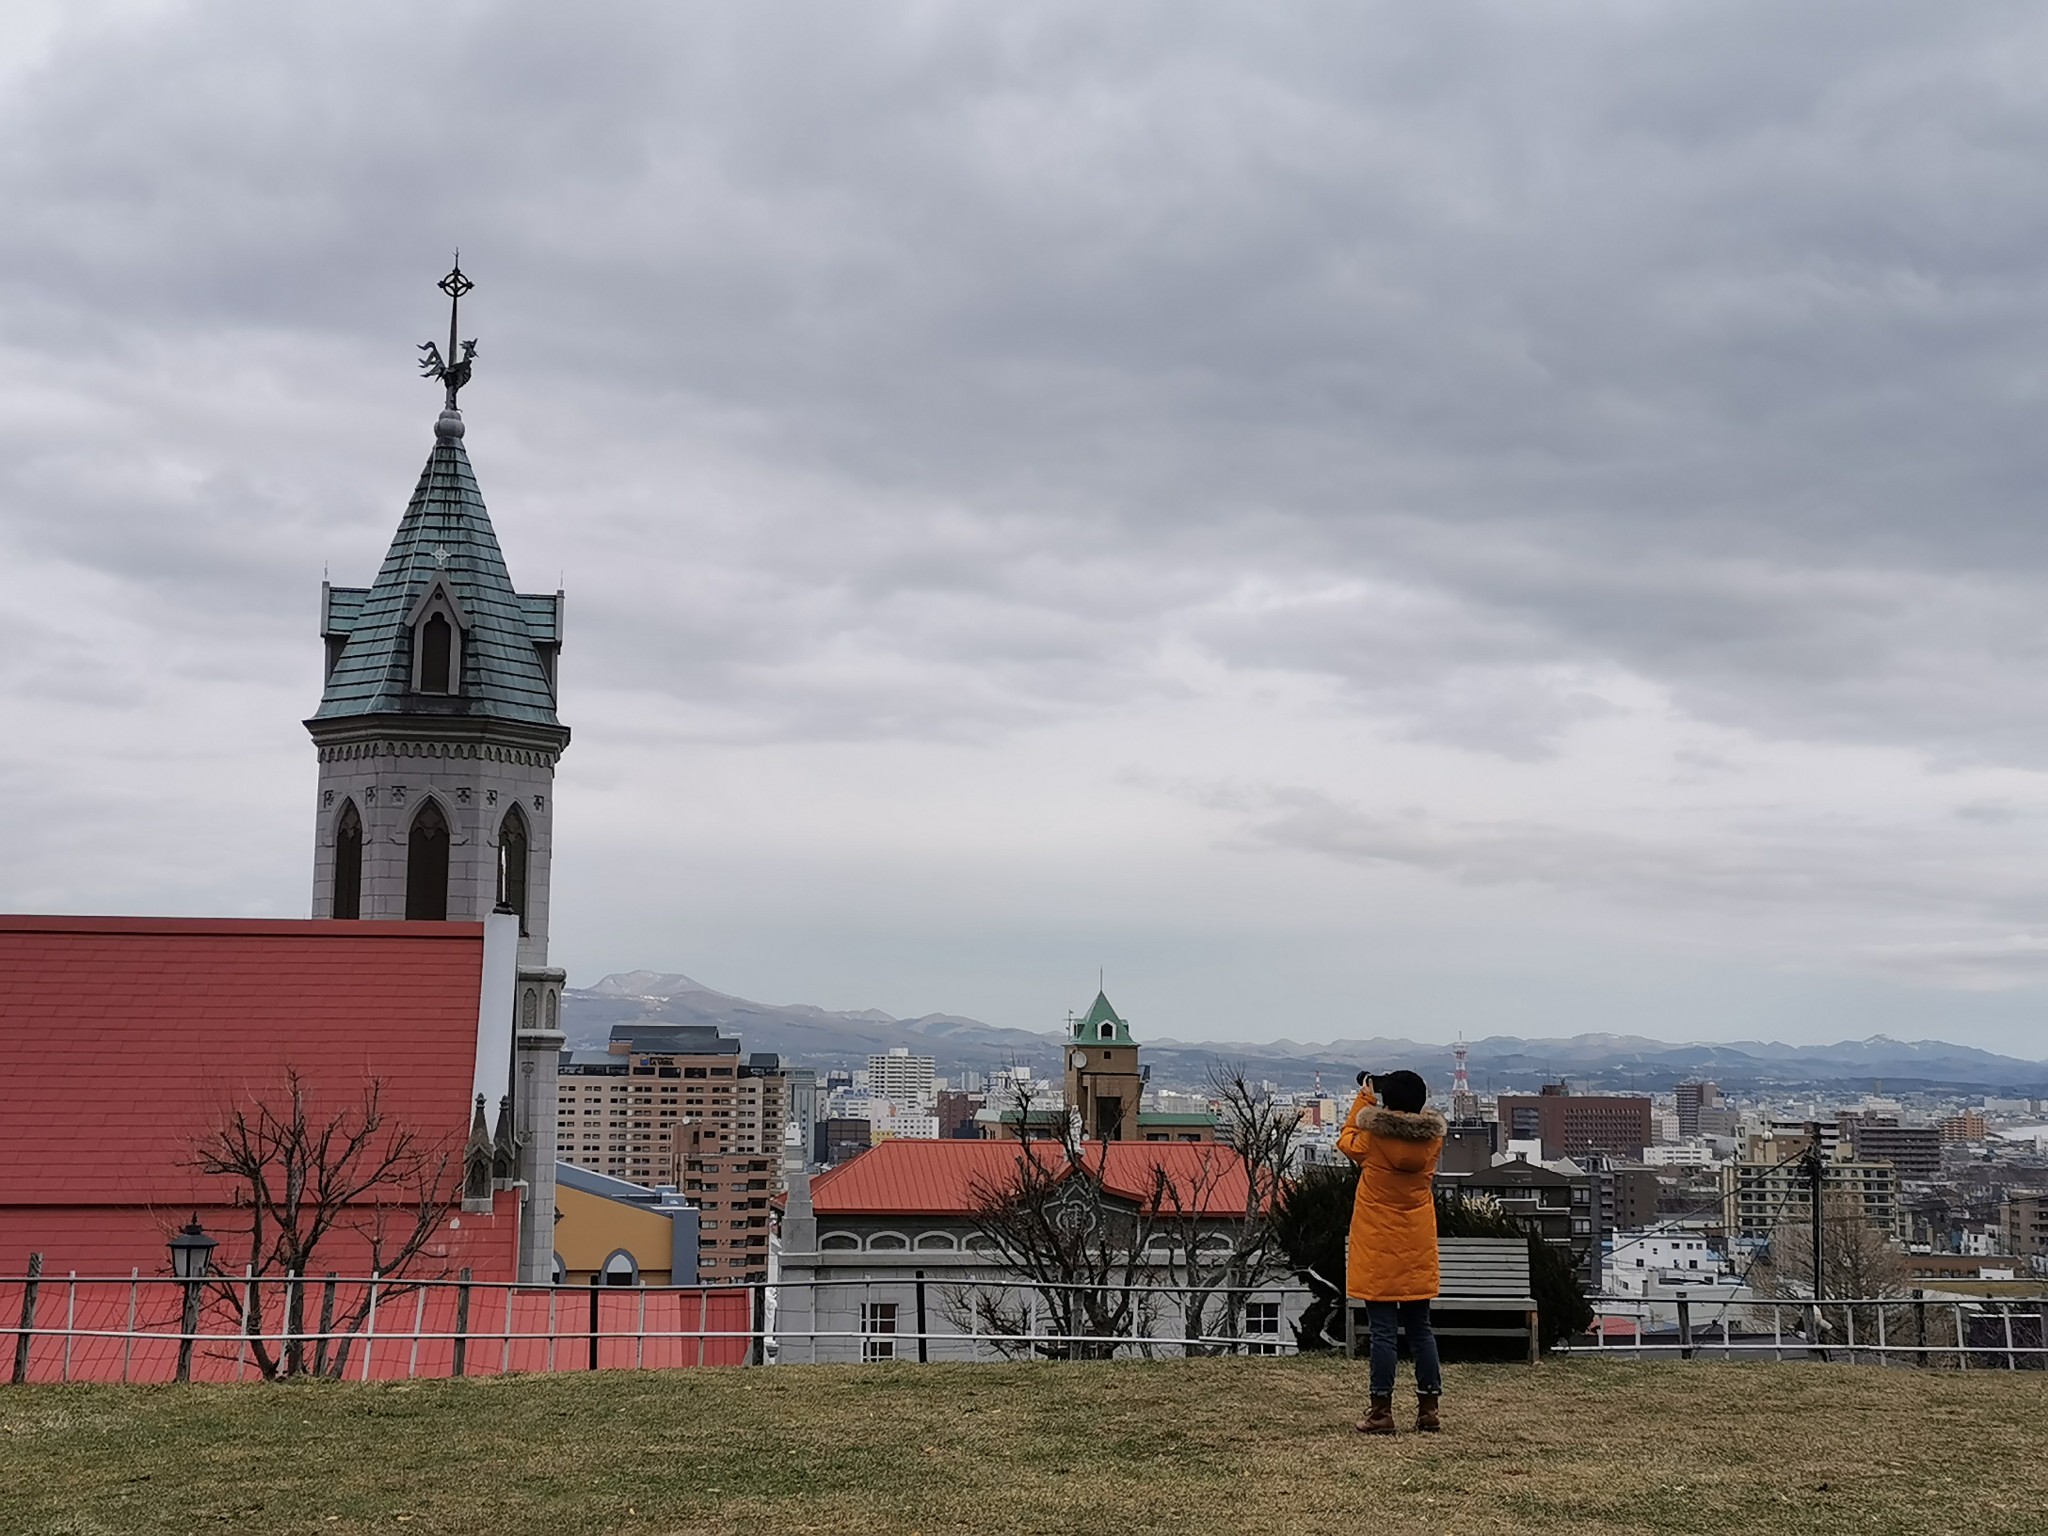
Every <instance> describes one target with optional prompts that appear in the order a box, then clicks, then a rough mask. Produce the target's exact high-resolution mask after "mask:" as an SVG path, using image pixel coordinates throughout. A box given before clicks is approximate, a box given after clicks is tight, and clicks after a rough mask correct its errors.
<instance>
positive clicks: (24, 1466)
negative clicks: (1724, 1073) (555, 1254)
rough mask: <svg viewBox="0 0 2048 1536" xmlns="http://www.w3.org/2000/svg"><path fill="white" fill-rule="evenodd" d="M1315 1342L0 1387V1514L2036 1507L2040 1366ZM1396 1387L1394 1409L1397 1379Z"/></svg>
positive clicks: (2043, 1412) (1912, 1521) (1818, 1513)
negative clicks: (1108, 1354) (1056, 1361)
mask: <svg viewBox="0 0 2048 1536" xmlns="http://www.w3.org/2000/svg"><path fill="white" fill-rule="evenodd" d="M1363 1386H1364V1373H1363V1368H1362V1367H1360V1366H1356V1365H1347V1364H1344V1363H1342V1362H1336V1361H1326V1360H1256V1361H1255V1360H1206V1361H1187V1362H1168V1363H1157V1364H1116V1365H1071V1366H1070V1365H1014V1366H927V1367H921V1368H920V1367H917V1366H911V1365H902V1366H882V1367H862V1368H851V1367H837V1368H834V1367H823V1368H800V1367H783V1368H777V1369H773V1370H765V1371H763V1370H753V1371H740V1370H727V1371H694V1372H693V1371H679V1372H673V1373H669V1374H662V1375H656V1374H628V1373H617V1374H603V1375H598V1376H595V1377H590V1376H559V1377H553V1378H544V1377H523V1378H511V1379H506V1380H499V1381H486V1382H422V1383H417V1384H412V1385H394V1386H367V1387H366V1386H354V1385H335V1384H329V1383H321V1384H307V1385H295V1386H284V1387H260V1386H253V1385H252V1386H246V1387H209V1388H189V1389H184V1390H179V1389H175V1388H169V1387H139V1388H119V1387H34V1388H28V1389H0V1531H5V1532H7V1533H9V1536H13V1533H34V1536H101V1533H106V1536H115V1533H119V1536H149V1533H156V1532H178V1533H190V1532H194V1531H230V1532H236V1533H242V1532H251V1533H268V1532H287V1531H289V1532H309V1533H311V1532H318V1533H326V1536H338V1533H343V1532H362V1531H380V1532H390V1531H405V1532H414V1533H424V1532H445V1533H451V1536H453V1533H461V1536H472V1533H488V1536H528V1533H548V1536H584V1533H597V1532H635V1533H639V1532H647V1533H665V1532H700V1531H701V1532H725V1531H733V1532H753V1531H760V1532H774V1533H783V1532H799V1531H818V1532H925V1533H929V1536H947V1533H954V1532H962V1533H986V1532H1045V1533H1061V1536H1076V1533H1079V1536H1087V1533H1095V1532H1101V1533H1105V1536H1108V1533H1123V1532H1154V1531H1160V1532H1164V1531H1174V1532H1185V1531H1219V1532H1232V1531H1239V1532H1294V1533H1311V1532H1367V1533H1374V1536H1402V1533H1409V1532H1415V1533H1422V1532H1428V1533H1432V1536H1435V1533H1443V1532H1455V1533H1459V1536H1474V1533H1480V1532H1503V1533H1506V1532H1514V1533H1518V1536H1551V1533H1557V1536H1563V1533H1567V1532H1569V1533H1571V1536H1595V1533H1605V1532H1623V1531H1626V1532H1659V1533H1663V1532H1670V1533H1693V1532H1697V1533H1702V1536H1705V1533H1717V1536H1718V1533H1728V1532H1741V1533H1744V1536H1763V1533H1772V1532H1829V1533H1836V1532H1843V1531H1868V1532H1873V1533H1883V1536H1895V1533H1911V1532H1929V1533H1933V1532H1956V1533H1964V1532H1968V1533H1971V1536H1983V1533H1995V1532H2005V1531H2023V1530H2028V1529H2038V1521H2039V1520H2040V1519H2041V1512H2042V1511H2043V1510H2044V1509H2048V1455H2044V1454H2043V1452H2042V1440H2041V1433H2042V1426H2043V1424H2044V1422H2048V1374H2038V1373H2025V1374H2018V1375H2012V1374H2006V1373H1999V1372H1985V1373H1981V1374H1978V1373H1973V1374H1968V1375H1955V1374H1950V1373H1940V1374H1936V1373H1932V1372H1912V1371H1904V1370H1891V1371H1883V1370H1876V1369H1862V1368H1852V1367H1836V1366H1814V1365H1779V1366H1774V1365H1767V1364H1754V1365H1751V1364H1737V1365H1724V1364H1716V1363H1709V1362H1700V1363H1696V1364H1693V1365H1687V1366H1681V1365H1677V1364H1660V1365H1647V1366H1638V1365H1628V1364H1623V1363H1618V1362H1615V1363H1610V1362H1605V1361H1600V1362H1594V1361H1585V1360H1580V1361H1562V1362H1553V1363H1547V1364H1544V1365H1541V1366H1538V1367H1535V1368H1530V1367H1526V1366H1466V1367H1463V1368H1454V1369H1453V1370H1452V1372H1451V1374H1450V1377H1449V1381H1448V1383H1447V1387H1446V1393H1447V1396H1446V1399H1445V1409H1446V1419H1447V1423H1448V1426H1449V1432H1448V1433H1447V1434H1444V1435H1442V1436H1440V1437H1425V1436H1417V1435H1411V1434H1403V1435H1401V1436H1400V1437H1399V1438H1398V1439H1395V1440H1391V1441H1387V1440H1364V1439H1361V1438H1360V1437H1359V1436H1357V1435H1355V1434H1353V1433H1352V1430H1351V1423H1352V1421H1353V1419H1354V1418H1355V1417H1356V1416H1357V1414H1358V1412H1359V1410H1360V1405H1359V1395H1360V1392H1361V1390H1362V1388H1363ZM1397 1403H1398V1405H1399V1407H1400V1409H1401V1411H1402V1412H1403V1413H1404V1414H1405V1415H1412V1400H1411V1399H1410V1398H1409V1397H1408V1396H1407V1394H1406V1392H1405V1381H1404V1392H1403V1395H1402V1397H1401V1398H1400V1399H1397Z"/></svg>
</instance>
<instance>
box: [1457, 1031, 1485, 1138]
mask: <svg viewBox="0 0 2048 1536" xmlns="http://www.w3.org/2000/svg"><path fill="white" fill-rule="evenodd" d="M1465 1049H1466V1048H1465V1037H1464V1036H1463V1035H1459V1036H1458V1043H1457V1044H1456V1045H1454V1046H1452V1047H1451V1059H1452V1060H1453V1061H1455V1062H1457V1064H1458V1067H1457V1070H1456V1071H1455V1072H1453V1073H1452V1074H1451V1117H1452V1118H1453V1119H1455V1120H1477V1119H1478V1118H1479V1096H1478V1095H1477V1094H1476V1093H1474V1092H1473V1091H1472V1079H1471V1077H1470V1076H1469V1075H1468V1074H1467V1073H1466V1071H1465Z"/></svg>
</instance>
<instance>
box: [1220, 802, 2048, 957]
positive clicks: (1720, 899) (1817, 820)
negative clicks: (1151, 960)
mask: <svg viewBox="0 0 2048 1536" xmlns="http://www.w3.org/2000/svg"><path fill="white" fill-rule="evenodd" d="M1245 794H1246V792H1245V790H1244V789H1242V788H1237V789H1234V790H1231V791H1230V792H1229V793H1228V795H1227V796H1226V797H1225V798H1224V799H1223V800H1221V801H1220V802H1217V804H1218V808H1228V807H1230V806H1231V805H1233V804H1235V805H1238V806H1240V807H1242V806H1244V805H1246V803H1247V802H1246V800H1245ZM1250 804H1251V809H1250V810H1249V813H1248V814H1246V815H1245V816H1244V820H1243V823H1242V825H1241V828H1240V830H1239V832H1238V833H1237V834H1236V835H1237V836H1238V837H1240V838H1241V839H1243V840H1244V841H1245V842H1246V843H1248V844H1252V845H1268V846H1273V847H1281V848H1287V849H1291V850H1294V851H1297V852H1302V853H1310V854H1316V855H1319V856H1323V857H1328V858H1334V859H1339V860H1343V861H1346V862H1350V863H1357V864H1388V865H1404V866H1408V867H1411V868H1416V869H1422V870H1428V871H1431V872H1434V873H1438V874H1442V875H1446V876H1448V877H1449V878H1451V879H1453V880H1457V881H1459V882H1461V883H1465V884H1471V885H1523V886H1531V887H1539V888H1545V889H1552V890H1562V891H1576V892H1583V893H1590V894H1593V895H1596V896H1599V897H1601V898H1603V899H1606V900H1608V901H1610V902H1613V903H1617V904H1626V905H1631V906H1633V905H1640V904H1645V903H1648V904H1652V905H1655V906H1658V907H1663V908H1668V909H1674V910H1678V909H1685V908H1693V909H1715V908H1718V909H1723V910H1730V911H1741V912H1747V913H1752V914H1755V915H1756V916H1757V917H1758V918H1759V920H1762V921H1770V920H1772V919H1770V918H1769V917H1767V916H1766V914H1770V913H1772V912H1773V911H1774V910H1776V911H1778V912H1781V913H1782V912H1797V911H1804V912H1806V913H1809V914H1827V915H1829V916H1831V917H1833V918H1835V919H1838V920H1842V921H1845V922H1849V923H1851V924H1853V923H1854V922H1855V921H1856V920H1857V918H1858V917H1863V918H1868V917H1869V916H1870V915H1872V914H1884V915H1885V916H1886V917H1887V918H1888V919H1896V918H1899V917H1905V918H1906V919H1908V920H1911V921H1924V920H1926V919H1927V918H1928V917H1929V915H1930V914H1935V913H1939V914H1942V918H1941V920H1943V921H1949V920H1953V919H1955V918H1957V917H1959V916H1967V917H1968V918H1969V919H1971V920H1973V921H1975V922H1978V923H1982V922H1986V921H1995V920H2000V919H2002V918H2005V917H2007V916H2009V914H2010V913H2011V912H2012V910H2014V909H2015V908H2018V909H2021V910H2024V909H2025V908H2027V907H2029V906H2033V907H2035V908H2036V909H2038V907H2039V905H2040V904H2042V903H2043V902H2048V883H2044V882H2042V881H2041V880H2040V879H2039V878H2034V879H2032V880H2022V881H2019V882H2017V883H2002V884H2000V885H1998V886H1995V887H1994V886H1992V885H1991V884H1989V883H1988V882H1986V881H1985V880H1984V878H1983V876H1982V874H1981V872H1978V871H1972V870H1964V869H1958V868H1957V867H1956V865H1955V864H1954V863H1953V861H1952V857H1951V854H1950V851H1949V849H1948V845H1946V844H1945V843H1943V842H1940V841H1938V840H1935V839H1930V838H1928V837H1927V836H1926V835H1925V834H1922V833H1915V832H1909V831H1903V830H1901V829H1898V828H1891V827H1885V826H1882V825H1874V824H1871V823H1869V822H1867V821H1863V820H1859V819H1851V818H1846V817H1842V818H1835V819H1833V820H1832V822H1831V821H1830V820H1829V819H1828V818H1825V817H1819V816H1815V815H1813V814H1811V813H1810V812H1808V813H1803V814H1801V815H1800V816H1799V817H1798V818H1797V819H1796V821H1793V820H1788V819H1787V818H1785V817H1782V816H1765V815H1757V814H1751V815H1749V816H1746V817H1733V818H1720V819H1718V821H1717V822H1716V823H1714V824H1702V825H1697V826H1692V827H1686V826H1683V825H1673V826H1672V827H1671V829H1670V830H1669V832H1668V833H1666V834H1665V835H1662V836H1647V835H1642V834H1628V833H1620V832H1614V831H1609V830H1604V829H1602V828H1598V827H1588V826H1571V825H1568V824H1563V823H1552V822H1543V821H1538V820H1516V821H1506V820H1494V821H1488V820H1480V819H1476V818H1462V819H1459V818H1449V817H1444V816H1441V815H1437V814H1432V813H1430V812H1428V811H1425V810H1421V809H1414V810H1409V811H1405V812H1399V813H1391V814H1390V813H1385V812H1376V811H1369V810H1364V809H1360V808H1358V807H1356V806H1352V805H1347V804H1344V803H1343V802H1341V801H1338V800H1336V799H1334V798H1333V797H1331V796H1329V795H1326V794H1323V793H1320V792H1317V791H1314V790H1306V789H1300V788H1289V787H1280V788H1268V789H1266V790H1264V791H1263V792H1261V793H1259V794H1257V795H1256V796H1255V797H1254V798H1253V800H1252V801H1251V802H1250Z"/></svg>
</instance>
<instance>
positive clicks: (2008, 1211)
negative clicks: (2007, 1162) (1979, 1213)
mask: <svg viewBox="0 0 2048 1536" xmlns="http://www.w3.org/2000/svg"><path fill="white" fill-rule="evenodd" d="M1998 1226H1999V1236H2000V1239H2001V1242H2002V1244H2003V1246H2004V1248H2005V1251H2006V1252H2007V1253H2009V1254H2011V1255H2012V1256H2013V1257H2014V1258H2016V1259H2019V1260H2020V1261H2021V1262H2023V1263H2024V1264H2026V1265H2027V1267H2028V1268H2029V1269H2031V1270H2032V1271H2033V1272H2034V1273H2035V1274H2041V1273H2043V1272H2044V1271H2048V1194H2043V1193H2038V1192H2036V1193H2025V1192H2022V1191H2018V1190H2015V1191H2014V1192H2013V1193H2012V1194H2010V1195H2008V1196H2007V1197H2006V1198H2005V1199H2004V1200H2003V1201H2001V1202H2000V1203H1999V1207H1998Z"/></svg>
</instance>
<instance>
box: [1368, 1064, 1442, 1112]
mask: <svg viewBox="0 0 2048 1536" xmlns="http://www.w3.org/2000/svg"><path fill="white" fill-rule="evenodd" d="M1372 1090H1373V1092H1374V1093H1376V1094H1378V1095H1379V1099H1380V1102H1381V1103H1382V1104H1384V1105H1386V1106H1387V1108H1389V1109H1392V1110H1398V1111H1399V1112H1400V1113H1402V1114H1404V1115H1412V1114H1414V1113H1415V1112H1416V1111H1417V1110H1419V1109H1421V1108H1422V1106H1423V1105H1425V1104H1427V1103H1428V1102H1429V1084H1427V1083H1425V1082H1424V1081H1423V1080H1422V1078H1421V1076H1420V1075H1419V1074H1417V1073H1414V1072H1382V1073H1381V1074H1380V1075H1379V1076H1378V1077H1375V1078H1374V1079H1373V1080H1372Z"/></svg>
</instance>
